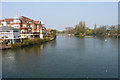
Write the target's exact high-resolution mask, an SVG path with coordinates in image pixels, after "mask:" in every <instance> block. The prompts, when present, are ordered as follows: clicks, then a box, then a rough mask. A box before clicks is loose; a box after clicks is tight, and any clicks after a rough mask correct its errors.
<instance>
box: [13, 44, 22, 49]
mask: <svg viewBox="0 0 120 80" xmlns="http://www.w3.org/2000/svg"><path fill="white" fill-rule="evenodd" d="M11 47H12V48H20V47H21V43H15V44H11Z"/></svg>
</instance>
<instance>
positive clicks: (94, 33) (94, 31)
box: [93, 24, 97, 36]
mask: <svg viewBox="0 0 120 80" xmlns="http://www.w3.org/2000/svg"><path fill="white" fill-rule="evenodd" d="M96 26H97V25H96V24H95V25H94V30H93V35H94V36H96V29H97V28H96Z"/></svg>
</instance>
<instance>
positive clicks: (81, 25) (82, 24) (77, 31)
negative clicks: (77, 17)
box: [75, 22, 86, 35]
mask: <svg viewBox="0 0 120 80" xmlns="http://www.w3.org/2000/svg"><path fill="white" fill-rule="evenodd" d="M85 31H86V25H85V22H80V23H79V24H78V25H76V27H75V35H80V34H82V35H85Z"/></svg>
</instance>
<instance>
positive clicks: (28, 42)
mask: <svg viewBox="0 0 120 80" xmlns="http://www.w3.org/2000/svg"><path fill="white" fill-rule="evenodd" d="M49 41H50V39H49V38H44V39H40V38H35V39H32V40H31V39H26V40H24V41H23V42H22V43H15V44H11V48H20V47H26V46H30V45H35V44H42V43H45V42H49Z"/></svg>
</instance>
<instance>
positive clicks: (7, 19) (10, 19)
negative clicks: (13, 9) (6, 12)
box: [5, 18, 13, 24]
mask: <svg viewBox="0 0 120 80" xmlns="http://www.w3.org/2000/svg"><path fill="white" fill-rule="evenodd" d="M5 21H6V22H7V24H10V22H13V18H6V19H5Z"/></svg>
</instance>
